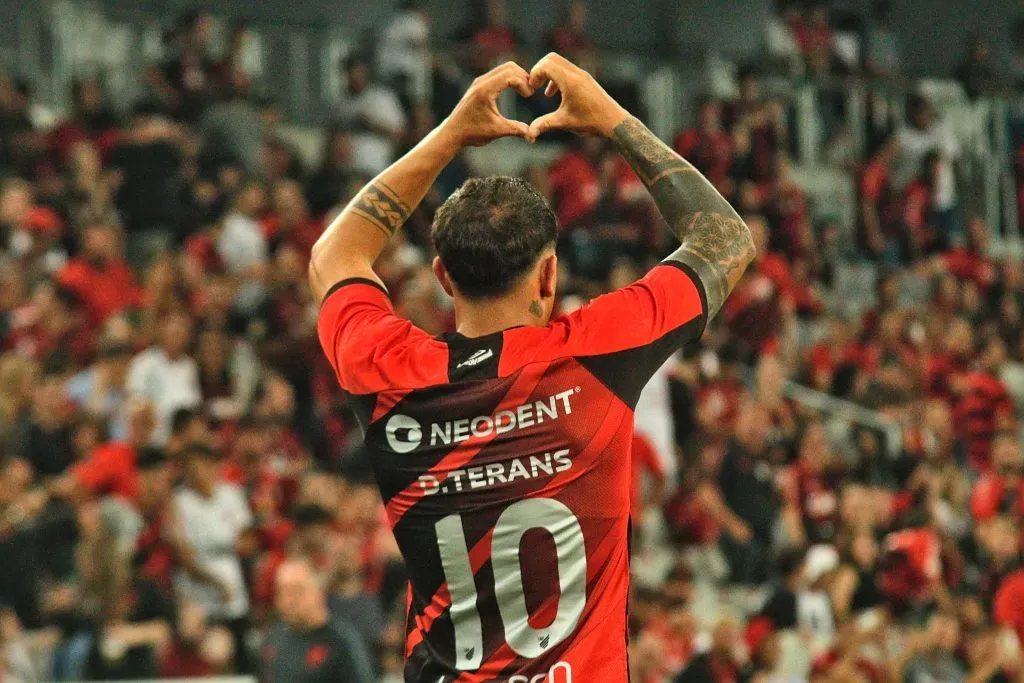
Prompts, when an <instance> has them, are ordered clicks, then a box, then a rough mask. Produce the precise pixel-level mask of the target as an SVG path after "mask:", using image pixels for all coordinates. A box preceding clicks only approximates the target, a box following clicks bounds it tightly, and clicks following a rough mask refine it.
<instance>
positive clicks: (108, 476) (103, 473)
mask: <svg viewBox="0 0 1024 683" xmlns="http://www.w3.org/2000/svg"><path fill="white" fill-rule="evenodd" d="M127 411H128V436H127V438H126V439H125V440H124V441H111V442H108V443H105V444H102V445H100V446H97V447H96V448H95V449H94V450H93V452H92V453H90V454H89V457H87V458H86V459H85V460H80V461H79V462H77V463H75V465H74V466H72V468H71V470H70V471H69V472H68V474H67V475H65V476H63V477H60V478H59V479H58V480H57V481H56V482H54V485H53V486H54V491H55V492H56V493H58V495H61V494H63V495H66V496H70V497H72V498H81V497H85V496H101V495H105V494H113V495H116V496H121V497H122V498H126V499H128V500H135V499H136V497H137V496H138V491H139V475H138V469H137V467H136V460H137V458H138V453H139V449H141V448H142V447H143V446H146V445H147V444H149V442H150V438H151V435H152V434H153V429H154V427H155V426H156V415H155V413H154V412H153V406H152V405H151V404H150V403H149V402H148V401H145V400H143V399H140V398H133V399H131V401H130V403H129V405H128V408H127Z"/></svg>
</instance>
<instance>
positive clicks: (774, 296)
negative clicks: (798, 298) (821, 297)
mask: <svg viewBox="0 0 1024 683" xmlns="http://www.w3.org/2000/svg"><path fill="white" fill-rule="evenodd" d="M747 226H748V227H749V228H750V233H751V235H752V236H753V239H754V244H755V245H757V260H756V261H754V264H753V267H752V268H750V269H749V270H748V271H747V274H746V277H744V278H743V280H742V281H741V282H740V283H739V285H738V286H737V287H736V291H735V292H734V293H733V295H732V296H731V297H729V299H728V301H726V303H725V308H724V309H723V315H724V316H725V320H726V322H727V324H728V325H729V329H730V332H732V333H733V335H734V337H735V338H736V339H738V340H740V341H741V342H744V343H745V344H746V346H747V347H748V348H749V349H750V350H753V351H759V350H762V349H763V348H764V347H765V345H766V344H768V343H769V342H771V341H772V340H773V339H774V338H775V336H776V335H777V334H778V332H779V330H780V329H782V322H783V316H784V314H785V312H786V310H792V308H793V306H794V303H793V297H792V289H791V288H792V275H791V273H790V271H789V267H788V266H787V265H786V261H785V259H784V258H783V257H781V256H780V255H778V254H774V253H772V252H770V251H769V250H768V225H767V224H766V223H765V221H764V219H763V218H761V217H759V216H750V217H748V218H747Z"/></svg>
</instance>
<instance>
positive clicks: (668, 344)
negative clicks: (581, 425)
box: [555, 261, 708, 407]
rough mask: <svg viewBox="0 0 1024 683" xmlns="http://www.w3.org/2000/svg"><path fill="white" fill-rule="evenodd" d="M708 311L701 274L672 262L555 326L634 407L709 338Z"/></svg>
mask: <svg viewBox="0 0 1024 683" xmlns="http://www.w3.org/2000/svg"><path fill="white" fill-rule="evenodd" d="M707 310H708V309H707V296H706V294H705V292H704V287H703V285H702V283H701V281H700V278H699V277H698V276H697V274H696V273H694V272H693V271H692V270H691V269H690V268H689V266H687V265H685V264H682V263H678V262H676V261H666V262H664V263H662V264H660V265H658V266H656V267H655V268H653V269H652V270H651V271H650V272H649V273H648V274H647V275H646V276H645V277H643V278H642V279H640V280H639V281H637V282H635V283H634V284H632V285H630V286H629V287H624V288H623V289H620V290H617V291H615V292H611V293H610V294H605V295H604V296H601V297H598V298H597V299H594V300H593V301H592V302H591V303H590V304H588V305H586V306H583V307H581V308H580V309H579V310H577V311H575V312H574V313H572V314H571V315H569V316H565V317H564V318H560V319H558V320H556V321H555V323H556V324H562V325H565V326H566V328H567V331H568V334H569V347H570V350H571V354H572V355H573V356H575V357H576V358H577V360H579V362H580V363H581V364H583V365H584V366H585V367H587V369H588V370H590V371H591V372H592V373H593V374H594V375H595V376H597V377H598V379H600V380H601V381H602V382H603V383H604V384H605V385H606V386H608V387H609V388H611V389H612V390H613V391H615V393H616V394H617V395H618V396H619V397H620V398H621V399H622V400H623V401H625V402H626V403H627V405H629V406H630V407H633V406H635V405H636V402H637V400H638V399H639V397H640V391H641V390H642V389H643V387H644V385H646V384H647V382H648V380H650V378H651V377H652V376H654V373H655V372H657V370H658V368H660V367H661V366H662V365H663V364H664V363H665V361H666V360H668V358H669V357H670V356H671V355H672V354H673V353H674V352H676V351H677V350H679V349H680V348H681V347H682V346H685V345H686V344H688V343H690V342H693V341H696V340H697V339H699V338H700V336H701V335H702V334H703V333H704V326H705V324H706V323H707Z"/></svg>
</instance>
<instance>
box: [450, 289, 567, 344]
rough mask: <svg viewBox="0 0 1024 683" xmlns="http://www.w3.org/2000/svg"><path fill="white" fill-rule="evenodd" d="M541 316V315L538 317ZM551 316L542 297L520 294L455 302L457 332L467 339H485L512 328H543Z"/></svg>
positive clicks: (461, 299) (458, 299)
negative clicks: (486, 336) (485, 336)
mask: <svg viewBox="0 0 1024 683" xmlns="http://www.w3.org/2000/svg"><path fill="white" fill-rule="evenodd" d="M538 313H539V315H538ZM550 317H551V313H550V312H549V311H548V310H547V306H546V305H545V303H544V302H543V301H541V299H540V297H537V296H533V297H531V296H529V295H528V294H525V293H516V294H513V295H511V296H507V297H503V298H501V299H487V300H484V301H469V300H466V299H463V298H461V297H459V298H457V299H456V300H455V320H456V323H455V328H456V329H457V330H458V332H459V334H461V335H464V336H466V337H471V338H472V337H483V336H484V335H488V334H493V333H495V332H500V331H502V330H507V329H509V328H511V327H529V326H535V327H543V326H544V325H547V324H548V319H549V318H550Z"/></svg>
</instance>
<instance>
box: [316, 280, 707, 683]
mask: <svg viewBox="0 0 1024 683" xmlns="http://www.w3.org/2000/svg"><path fill="white" fill-rule="evenodd" d="M706 311H707V303H706V298H705V295H704V290H703V287H702V285H701V284H700V280H699V279H698V278H697V276H696V275H695V274H694V273H692V271H690V270H689V269H688V268H687V267H686V266H685V265H681V264H678V263H675V262H671V261H669V262H665V263H663V264H661V265H659V266H657V267H655V268H654V269H653V270H652V271H651V272H650V273H648V274H647V276H645V277H644V278H643V279H641V280H640V281H638V282H636V283H635V284H633V285H631V286H629V287H626V288H624V289H621V290H618V291H616V292H612V293H610V294H606V295H604V296H601V297H599V298H597V299H595V300H593V301H592V302H591V303H590V304H588V305H586V306H584V307H582V308H581V309H579V310H577V311H575V312H574V313H572V314H570V315H566V316H561V317H558V318H555V319H553V320H552V321H551V322H550V323H549V324H548V325H547V326H545V327H516V328H511V329H507V330H504V331H501V332H497V333H495V334H491V335H487V336H484V337H478V338H467V337H464V336H461V335H459V334H446V335H442V336H441V337H439V338H434V337H431V336H429V335H428V334H426V333H425V332H423V331H422V330H420V329H418V328H416V327H415V326H414V325H413V324H412V323H410V322H409V321H407V320H404V319H402V318H399V317H397V316H396V315H395V313H394V311H393V309H392V306H391V302H390V300H389V299H388V296H387V293H386V292H385V291H384V289H383V288H381V287H380V286H379V285H377V284H376V283H374V282H372V281H370V280H363V279H356V280H345V281H343V282H339V283H338V284H337V285H335V286H334V287H333V288H332V289H331V290H330V292H329V293H328V294H327V296H326V297H325V299H324V303H323V307H322V309H321V312H320V320H319V334H320V342H321V344H322V345H323V348H324V351H325V352H326V354H327V357H328V359H329V360H330V362H331V364H332V366H333V367H334V369H335V372H336V374H337V377H338V381H339V382H340V384H341V387H342V388H343V389H344V390H345V391H346V392H348V393H349V394H350V395H351V396H352V397H353V404H354V405H355V406H356V413H357V417H358V419H359V421H360V425H361V427H362V428H363V431H364V434H365V439H366V446H367V448H368V450H369V451H370V453H371V455H372V458H373V467H374V471H375V474H376V478H377V483H378V486H379V488H380V492H381V496H382V498H383V500H384V503H385V507H386V509H387V515H388V519H389V522H390V524H391V527H392V529H393V531H394V534H395V538H396V539H397V541H398V546H399V548H400V549H401V552H402V555H403V557H404V558H405V562H406V564H407V566H408V572H409V577H410V591H409V593H410V596H409V610H408V619H407V632H408V636H407V641H406V648H405V654H406V666H405V680H406V681H408V682H410V683H451V682H454V681H459V682H481V683H482V682H483V681H503V682H508V683H531V682H534V681H542V680H545V676H547V675H548V674H550V676H549V679H550V680H551V681H552V683H558V682H559V681H563V682H567V681H570V680H576V681H577V683H578V682H579V681H601V682H602V683H620V682H623V683H624V682H625V681H627V680H628V673H627V662H626V598H627V592H628V586H629V549H628V544H629V510H630V490H631V486H630V480H631V477H630V474H631V464H630V448H631V444H632V440H633V408H634V406H635V404H636V401H637V398H638V396H639V394H640V390H641V389H642V388H643V386H644V384H646V382H647V380H648V379H649V378H650V377H651V375H652V374H653V373H654V372H655V370H656V369H657V368H658V367H659V366H661V364H662V363H663V362H664V361H665V360H666V359H667V358H668V357H669V355H670V354H671V353H672V352H673V351H675V350H676V349H678V348H679V347H680V346H682V345H684V344H685V343H687V342H689V341H692V340H694V339H696V338H697V337H699V336H700V334H701V333H702V332H703V329H704V325H705V322H706V319H707V314H706Z"/></svg>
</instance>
